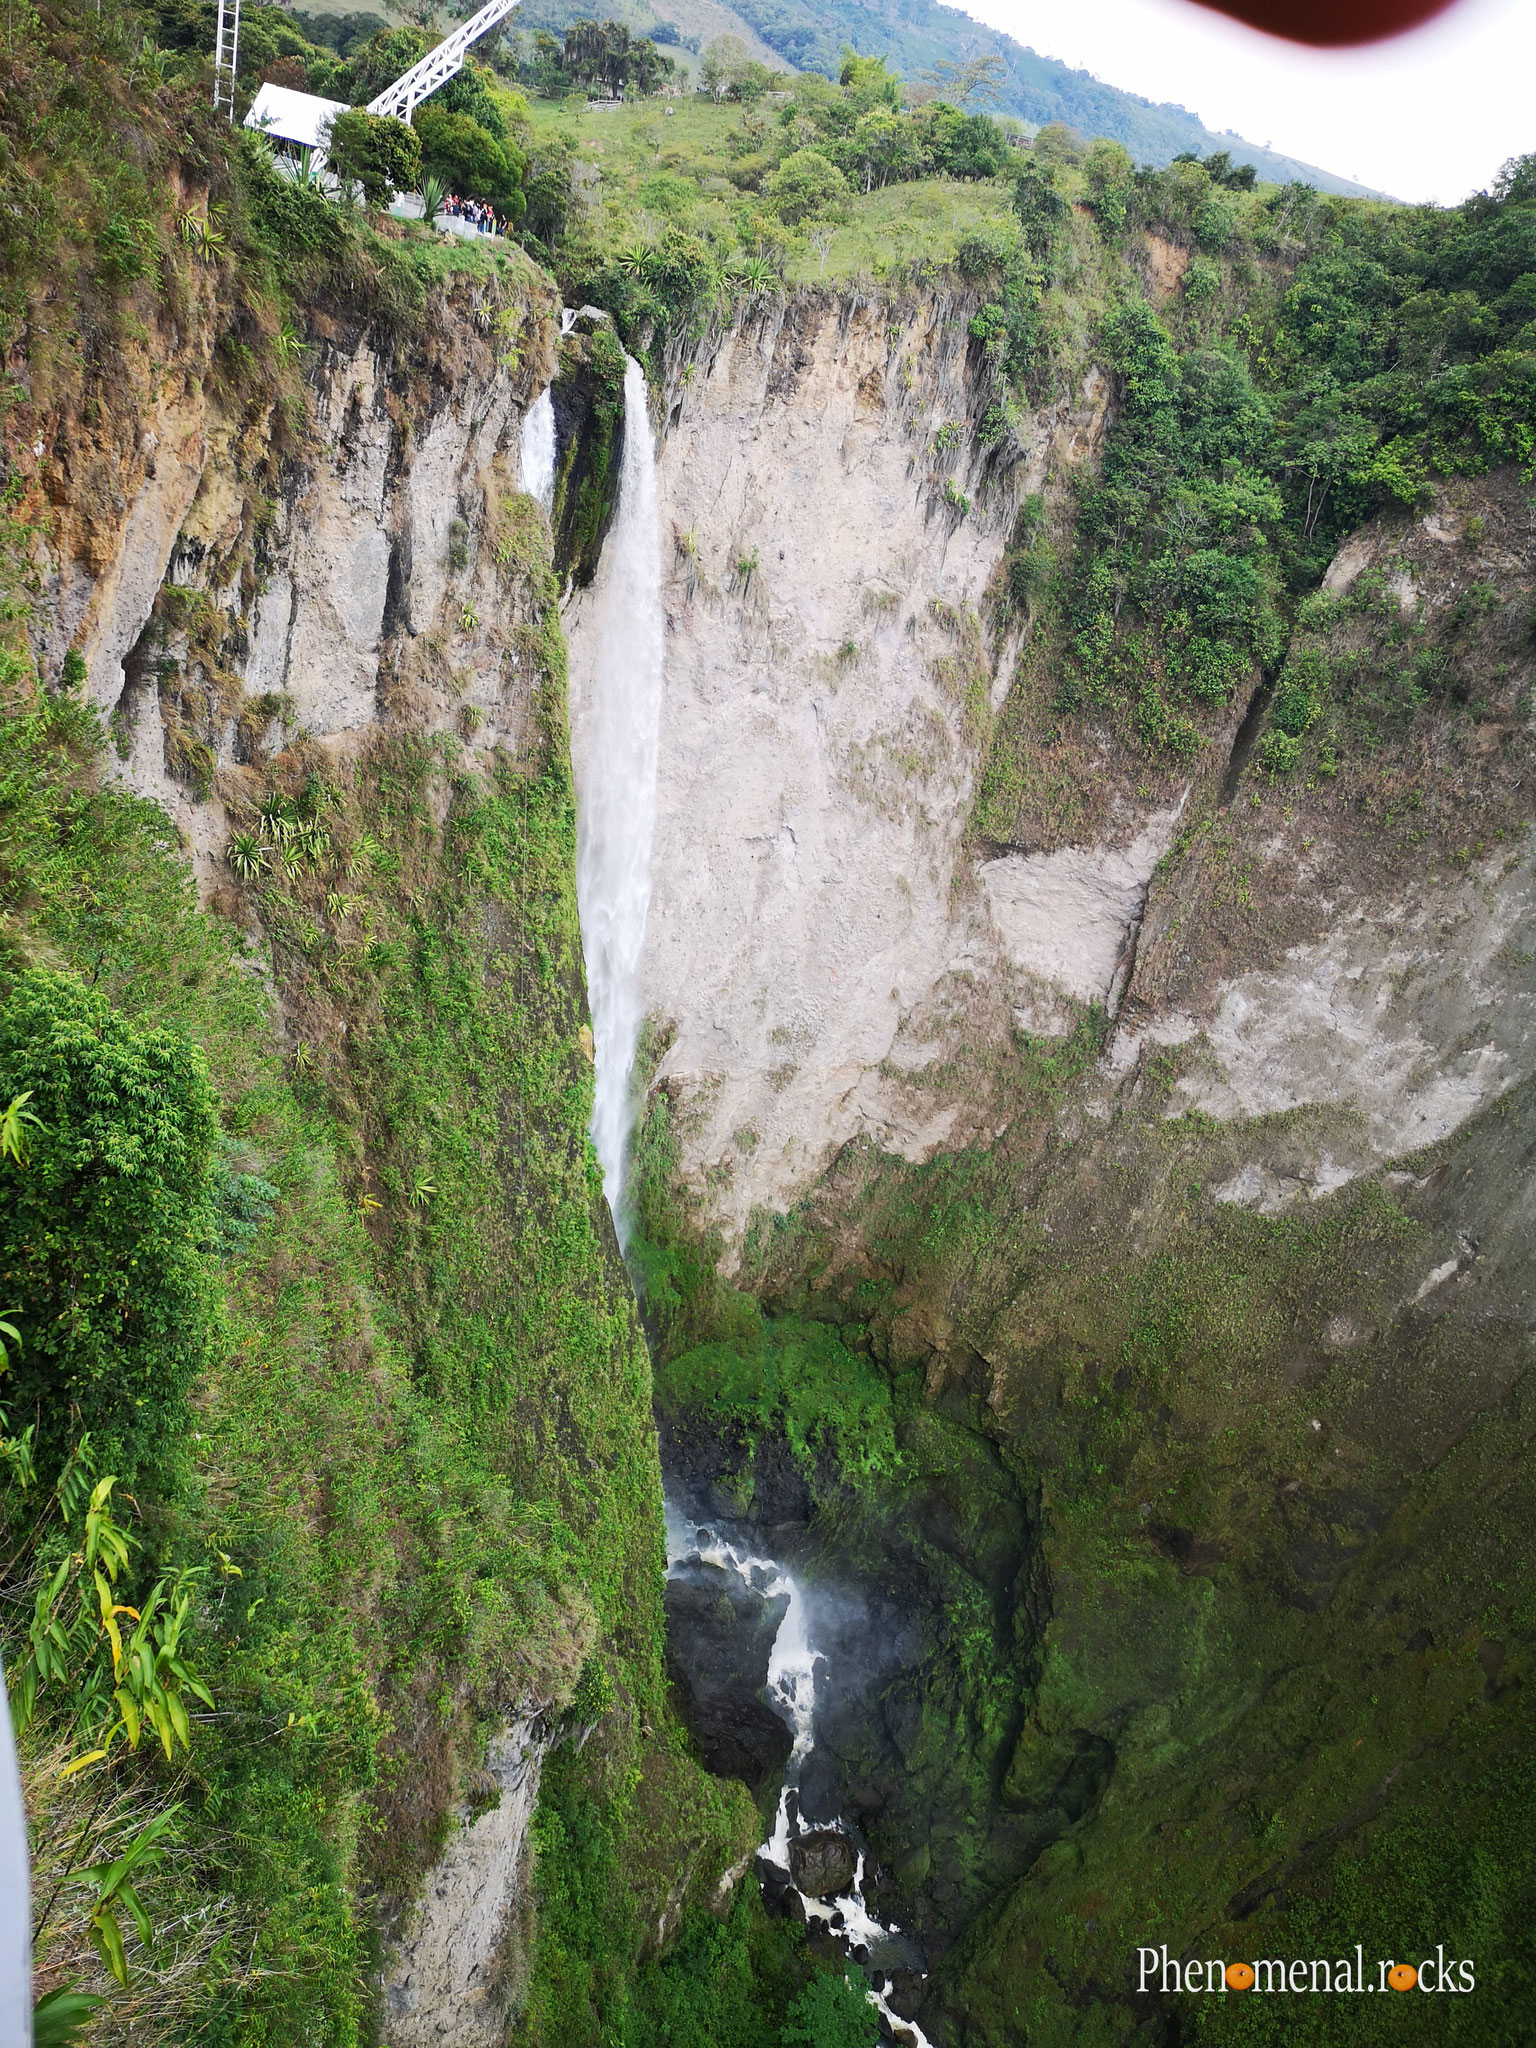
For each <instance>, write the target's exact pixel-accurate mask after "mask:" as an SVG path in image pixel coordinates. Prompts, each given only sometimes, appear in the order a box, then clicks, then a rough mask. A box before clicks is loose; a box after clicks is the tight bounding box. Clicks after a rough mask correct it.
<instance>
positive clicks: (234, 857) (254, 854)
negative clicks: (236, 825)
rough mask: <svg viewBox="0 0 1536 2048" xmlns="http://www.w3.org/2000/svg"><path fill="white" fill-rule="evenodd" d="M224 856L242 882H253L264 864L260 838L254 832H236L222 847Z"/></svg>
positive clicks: (231, 869) (264, 855)
mask: <svg viewBox="0 0 1536 2048" xmlns="http://www.w3.org/2000/svg"><path fill="white" fill-rule="evenodd" d="M224 858H225V860H227V861H228V863H229V866H230V871H231V873H233V874H236V875H238V876H239V877H240V880H241V881H242V882H254V881H255V879H256V877H257V876H258V875H259V874H260V873H261V871H262V869H263V867H265V865H266V854H265V853H264V851H263V849H262V844H261V840H260V838H259V837H258V835H257V834H256V833H254V832H237V833H236V834H235V836H234V838H233V839H231V840H230V842H229V844H228V846H227V847H226V848H225V849H224Z"/></svg>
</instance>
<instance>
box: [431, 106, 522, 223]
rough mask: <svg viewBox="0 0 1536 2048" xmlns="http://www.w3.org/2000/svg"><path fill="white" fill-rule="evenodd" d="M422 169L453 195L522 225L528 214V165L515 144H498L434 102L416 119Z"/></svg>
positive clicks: (476, 125)
mask: <svg viewBox="0 0 1536 2048" xmlns="http://www.w3.org/2000/svg"><path fill="white" fill-rule="evenodd" d="M415 123H416V132H417V134H418V135H419V136H420V138H421V163H422V168H423V169H424V170H426V171H429V172H431V173H432V174H433V176H435V177H438V178H441V179H442V180H443V182H444V184H445V185H446V186H447V187H448V189H449V191H451V192H458V193H461V194H462V195H463V196H464V197H465V198H466V199H484V200H487V201H488V202H489V203H490V204H491V205H492V206H495V207H497V208H499V209H500V210H501V211H502V212H505V213H509V214H511V215H512V216H513V217H514V218H515V219H518V220H521V219H522V217H523V213H524V211H525V208H526V202H525V201H524V199H523V195H522V188H521V182H520V181H521V178H522V172H523V168H524V160H523V157H522V154H521V152H520V151H519V150H518V149H517V148H516V147H515V146H514V145H513V144H512V143H510V142H498V141H497V140H496V137H495V136H494V135H492V134H491V133H490V131H489V129H486V128H482V127H481V125H480V123H479V122H478V121H472V120H471V119H470V117H469V116H468V115H467V114H452V113H448V112H447V111H445V110H444V109H443V108H441V107H434V106H433V105H432V104H431V102H430V101H429V102H428V103H427V105H425V106H423V107H419V108H418V109H417V111H416V117H415Z"/></svg>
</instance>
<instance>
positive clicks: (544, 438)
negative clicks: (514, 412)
mask: <svg viewBox="0 0 1536 2048" xmlns="http://www.w3.org/2000/svg"><path fill="white" fill-rule="evenodd" d="M522 460H523V489H524V490H525V491H526V492H527V493H528V495H529V497H530V498H535V499H537V500H538V502H539V504H540V505H542V506H543V508H544V510H545V511H546V512H547V511H548V510H549V508H550V505H551V503H552V502H553V499H554V495H555V401H554V399H553V397H552V396H551V394H550V390H549V387H548V385H546V386H545V388H544V389H543V390H542V391H541V392H540V393H539V395H538V397H537V398H536V399H535V400H534V401H533V403H532V405H530V406H529V408H528V410H527V411H526V412H525V413H524V414H523V437H522Z"/></svg>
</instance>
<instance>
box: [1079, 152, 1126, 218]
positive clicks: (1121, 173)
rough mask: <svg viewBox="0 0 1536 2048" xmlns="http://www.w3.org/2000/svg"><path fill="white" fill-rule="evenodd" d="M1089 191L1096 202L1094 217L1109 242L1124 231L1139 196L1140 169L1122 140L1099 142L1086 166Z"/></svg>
mask: <svg viewBox="0 0 1536 2048" xmlns="http://www.w3.org/2000/svg"><path fill="white" fill-rule="evenodd" d="M1083 170H1084V173H1085V174H1086V176H1087V179H1088V193H1089V197H1090V199H1091V200H1092V203H1093V220H1094V225H1095V227H1096V228H1097V229H1098V231H1099V234H1100V236H1101V238H1102V239H1103V240H1104V241H1106V242H1113V241H1116V240H1118V239H1119V237H1120V235H1121V234H1122V233H1123V232H1124V229H1125V223H1126V217H1127V215H1128V214H1129V212H1130V209H1131V201H1132V200H1133V199H1134V198H1135V197H1136V173H1135V171H1134V170H1133V169H1132V168H1131V160H1130V158H1129V157H1128V156H1127V155H1126V153H1125V151H1124V150H1123V149H1122V148H1121V147H1120V145H1119V143H1118V142H1096V143H1094V145H1093V147H1092V148H1091V149H1090V150H1089V152H1088V160H1087V162H1086V163H1085V164H1084V166H1083Z"/></svg>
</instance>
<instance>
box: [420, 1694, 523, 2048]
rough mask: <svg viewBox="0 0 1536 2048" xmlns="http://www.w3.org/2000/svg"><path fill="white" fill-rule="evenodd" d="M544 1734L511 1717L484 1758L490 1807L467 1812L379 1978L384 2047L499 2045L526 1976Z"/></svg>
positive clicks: (461, 1816) (491, 2047) (481, 2047)
mask: <svg viewBox="0 0 1536 2048" xmlns="http://www.w3.org/2000/svg"><path fill="white" fill-rule="evenodd" d="M547 1746H548V1735H547V1733H546V1732H545V1728H544V1724H543V1722H542V1721H541V1720H540V1719H539V1717H538V1716H523V1717H521V1718H519V1719H518V1720H515V1721H513V1722H512V1723H511V1725H510V1726H509V1727H508V1728H506V1729H505V1730H504V1731H503V1733H502V1734H500V1735H498V1736H496V1737H494V1738H493V1740H492V1742H491V1744H490V1746H489V1749H488V1750H487V1753H486V1759H485V1772H484V1778H485V1787H484V1789H485V1792H486V1793H487V1794H488V1795H489V1798H490V1801H491V1804H490V1806H489V1809H488V1811H485V1812H482V1813H480V1814H479V1815H478V1817H477V1816H476V1815H475V1814H474V1812H473V1811H472V1809H470V1808H468V1807H466V1808H464V1809H462V1810H461V1812H460V1813H459V1815H458V1816H457V1820H458V1826H457V1829H456V1831H455V1833H454V1834H453V1835H451V1836H450V1838H449V1841H448V1846H447V1848H446V1849H445V1850H444V1851H443V1854H442V1856H441V1857H440V1858H439V1859H438V1861H437V1862H436V1863H435V1864H434V1865H433V1867H432V1869H431V1871H430V1873H429V1874H428V1878H427V1886H426V1891H425V1893H424V1895H423V1897H422V1899H421V1901H420V1903H419V1905H418V1906H417V1908H416V1912H415V1915H414V1920H413V1924H412V1926H411V1927H410V1929H409V1931H408V1932H407V1933H406V1934H405V1935H404V1936H403V1937H402V1939H401V1940H400V1942H399V1944H398V1946H397V1948H396V1949H395V1951H394V1953H393V1955H392V1956H391V1958H390V1962H389V1966H388V1969H387V1970H386V1972H385V1977H384V2038H385V2039H386V2040H387V2041H388V2042H389V2043H390V2048H438V2044H441V2048H500V2043H502V2042H503V2041H505V2039H506V2036H507V2026H508V2022H509V2017H510V2011H511V2006H512V2002H513V1997H514V1995H515V1992H516V1990H517V1988H518V1987H519V1986H520V1985H521V1983H522V1982H523V1980H524V1978H525V1976H526V1964H527V1950H528V1947H529V1944H530V1942H531V1939H532V1932H533V1893H532V1883H531V1878H532V1856H531V1853H530V1845H529V1842H528V1823H529V1821H530V1820H531V1818H532V1817H533V1808H534V1802H535V1800H536V1799H537V1797H538V1790H539V1764H540V1762H541V1761H542V1759H543V1755H544V1751H545V1749H546V1747H547Z"/></svg>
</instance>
